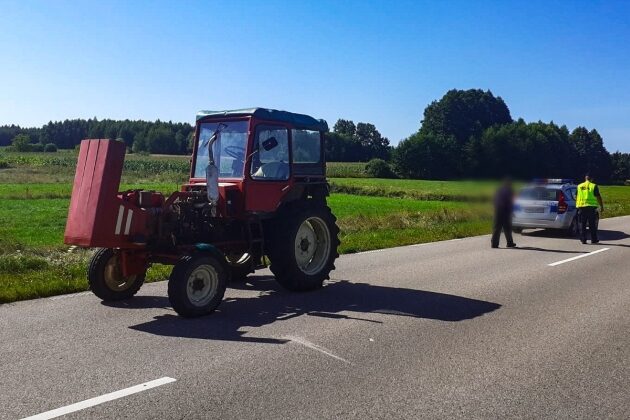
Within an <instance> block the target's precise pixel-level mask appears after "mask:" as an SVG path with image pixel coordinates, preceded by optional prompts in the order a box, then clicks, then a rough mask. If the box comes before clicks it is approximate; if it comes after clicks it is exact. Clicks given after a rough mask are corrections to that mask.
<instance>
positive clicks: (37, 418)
mask: <svg viewBox="0 0 630 420" xmlns="http://www.w3.org/2000/svg"><path fill="white" fill-rule="evenodd" d="M176 380H177V379H173V378H169V377H167V376H165V377H163V378H160V379H156V380H154V381H149V382H145V383H143V384H140V385H136V386H132V387H129V388H125V389H121V390H120V391H115V392H111V393H109V394H105V395H101V396H100V397H95V398H90V399H89V400H85V401H81V402H78V403H75V404H70V405H67V406H65V407H61V408H57V409H55V410H50V411H46V412H44V413H41V414H36V415H34V416H31V417H25V418H24V419H22V420H47V419H54V418H55V417H59V416H63V415H66V414H70V413H74V412H76V411H80V410H85V409H86V408H90V407H94V406H95V405H99V404H103V403H106V402H108V401H113V400H117V399H119V398H122V397H126V396H128V395H131V394H137V393H138V392H142V391H146V390H147V389H151V388H155V387H158V386H161V385H166V384H169V383H171V382H175V381H176Z"/></svg>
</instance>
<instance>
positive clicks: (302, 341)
mask: <svg viewBox="0 0 630 420" xmlns="http://www.w3.org/2000/svg"><path fill="white" fill-rule="evenodd" d="M284 339H285V340H290V341H292V342H294V343H298V344H301V345H303V346H304V347H308V348H309V349H312V350H316V351H318V352H320V353H322V354H325V355H326V356H329V357H332V358H333V359H337V360H339V361H340V362H344V363H348V364H349V365H351V364H352V363H350V362H349V361H347V360H346V359H344V358H343V357H340V356H337V355H336V354H334V353H332V352H331V351H330V350H328V349H325V348H324V347H321V346H318V345H317V344H314V343H311V342H310V341H307V340H305V339H303V338H300V337H295V336H287V337H284Z"/></svg>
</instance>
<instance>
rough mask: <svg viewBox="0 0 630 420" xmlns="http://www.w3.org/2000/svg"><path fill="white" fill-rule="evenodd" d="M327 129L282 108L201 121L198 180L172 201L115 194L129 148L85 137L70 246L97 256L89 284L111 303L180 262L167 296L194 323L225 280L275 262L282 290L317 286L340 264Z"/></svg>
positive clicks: (214, 302) (203, 116) (155, 195)
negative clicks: (152, 273)
mask: <svg viewBox="0 0 630 420" xmlns="http://www.w3.org/2000/svg"><path fill="white" fill-rule="evenodd" d="M327 130H328V126H327V124H326V122H325V121H323V120H316V119H314V118H312V117H309V116H307V115H302V114H294V113H290V112H285V111H276V110H270V109H262V108H254V109H243V110H236V111H221V112H214V111H202V112H199V113H198V114H197V123H196V129H195V142H194V152H193V155H192V159H191V169H190V180H189V182H188V183H186V184H184V185H183V186H182V188H181V191H179V192H174V193H172V194H171V195H170V196H169V197H165V196H164V195H162V194H161V193H159V192H155V191H145V190H130V191H124V192H119V191H118V189H119V185H120V179H121V174H122V169H123V162H124V156H125V144H124V143H122V142H118V141H111V140H84V141H82V142H81V148H80V151H79V158H78V162H77V170H76V175H75V179H74V186H73V190H72V199H71V201H70V208H69V210H68V222H67V225H66V232H65V243H66V244H71V245H78V246H81V247H90V248H92V247H96V248H99V249H98V250H97V251H96V252H95V253H94V256H93V257H92V259H91V261H90V264H89V267H88V281H89V284H90V288H91V290H92V291H93V292H94V294H95V295H96V296H98V297H99V298H101V299H103V300H104V301H113V300H120V299H128V298H131V297H132V296H133V295H134V294H135V293H136V292H137V291H138V290H139V289H140V287H141V286H142V283H143V281H144V278H145V274H146V271H147V268H148V267H149V266H150V265H151V264H152V263H161V264H172V265H174V267H173V270H172V272H171V275H170V278H169V283H168V295H169V299H170V302H171V304H172V306H173V309H175V311H177V313H178V314H180V315H182V316H186V317H193V316H200V315H204V314H208V313H210V312H212V311H214V310H215V309H216V308H217V306H219V304H220V303H221V300H222V298H223V294H224V292H225V289H226V287H227V284H228V282H229V281H235V280H239V279H243V278H245V277H246V276H247V275H248V274H249V273H251V272H253V271H254V270H256V269H259V268H263V267H265V266H266V263H267V261H270V263H271V265H270V269H271V271H272V272H273V274H274V275H275V277H276V279H277V280H278V282H279V283H280V284H281V285H282V286H284V287H285V288H287V289H289V290H295V291H305V290H313V289H317V288H320V287H321V286H322V284H323V282H324V280H325V279H328V278H329V274H330V272H331V270H333V269H334V268H335V266H334V262H335V259H336V258H337V257H338V256H339V254H338V253H337V247H338V246H339V239H338V233H339V228H338V227H337V225H336V218H335V216H334V215H333V214H332V213H331V211H330V208H329V207H328V206H327V204H326V197H327V196H328V190H329V187H328V183H327V182H326V163H325V160H324V144H323V143H324V133H325V132H326V131H327Z"/></svg>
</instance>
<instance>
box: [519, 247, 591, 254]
mask: <svg viewBox="0 0 630 420" xmlns="http://www.w3.org/2000/svg"><path fill="white" fill-rule="evenodd" d="M510 249H520V250H524V251H540V252H553V253H558V254H588V252H586V251H566V250H564V249H547V248H539V247H536V246H517V247H516V248H510Z"/></svg>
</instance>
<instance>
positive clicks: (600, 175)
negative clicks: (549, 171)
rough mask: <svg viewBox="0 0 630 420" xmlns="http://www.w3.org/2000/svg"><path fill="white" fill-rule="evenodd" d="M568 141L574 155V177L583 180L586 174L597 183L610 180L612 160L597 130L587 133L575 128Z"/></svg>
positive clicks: (580, 128)
mask: <svg viewBox="0 0 630 420" xmlns="http://www.w3.org/2000/svg"><path fill="white" fill-rule="evenodd" d="M569 140H570V142H571V144H572V147H573V148H574V150H575V153H576V160H575V163H574V166H573V168H574V173H573V176H574V177H576V178H577V179H580V178H583V177H584V174H586V173H587V172H588V173H590V174H591V175H592V176H593V177H594V178H595V179H596V180H598V181H608V180H610V178H611V176H612V169H613V166H612V160H611V157H610V154H609V153H608V151H607V150H606V148H605V147H604V140H603V139H602V137H601V136H600V135H599V133H598V132H597V130H591V131H588V130H587V129H586V128H584V127H577V128H576V129H575V130H573V132H571V135H570V136H569Z"/></svg>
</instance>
